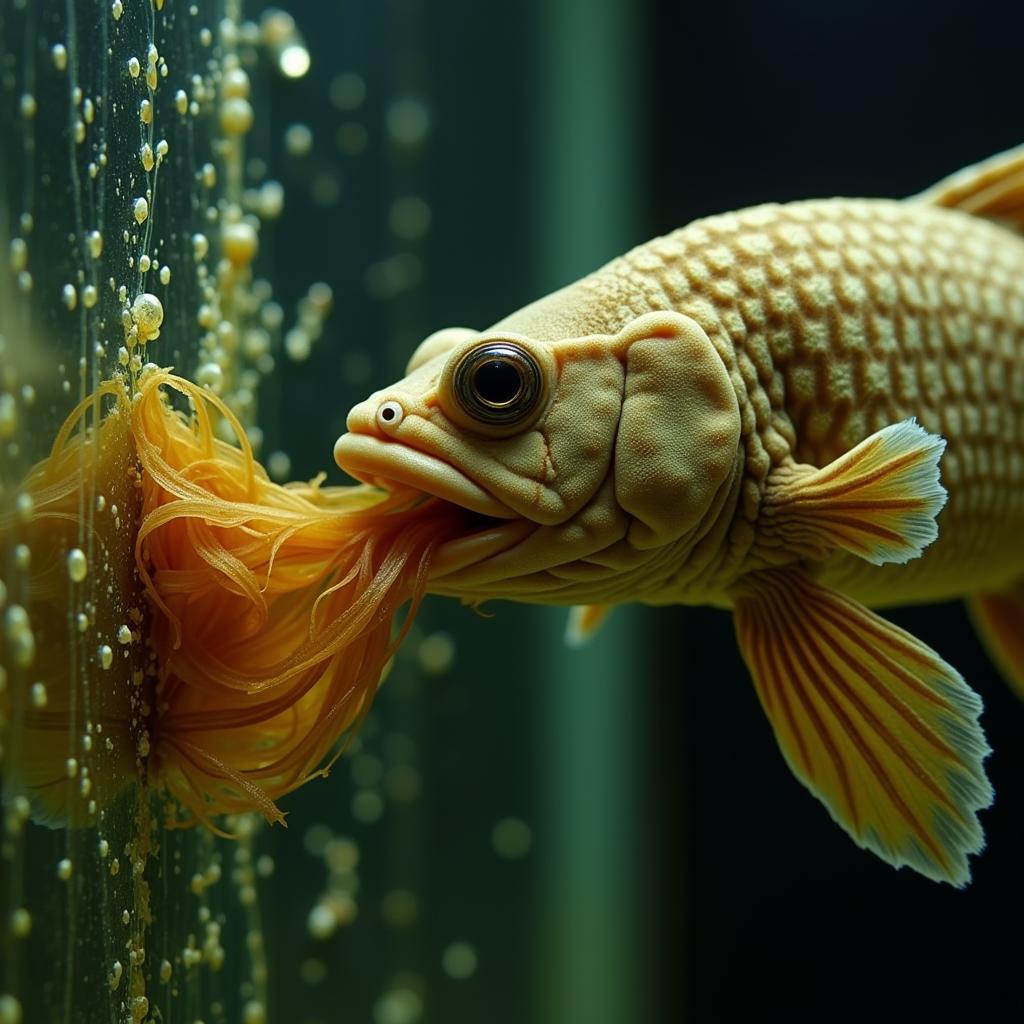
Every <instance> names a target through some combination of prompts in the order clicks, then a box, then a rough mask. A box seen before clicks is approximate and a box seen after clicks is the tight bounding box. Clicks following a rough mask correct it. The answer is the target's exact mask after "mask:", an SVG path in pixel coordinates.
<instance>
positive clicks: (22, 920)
mask: <svg viewBox="0 0 1024 1024" xmlns="http://www.w3.org/2000/svg"><path fill="white" fill-rule="evenodd" d="M31 931H32V915H31V914H30V913H29V912H28V910H26V909H25V907H18V908H17V909H16V910H13V911H11V934H12V935H14V936H15V937H16V938H19V939H24V938H25V937H26V936H27V935H28V934H29V933H30V932H31ZM2 1019H3V1018H2V1017H0V1020H2Z"/></svg>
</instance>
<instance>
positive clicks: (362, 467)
mask: <svg viewBox="0 0 1024 1024" xmlns="http://www.w3.org/2000/svg"><path fill="white" fill-rule="evenodd" d="M334 461H335V462H337V464H338V465H339V466H340V467H341V468H342V469H343V470H344V471H345V472H346V473H348V474H349V476H353V477H355V478H356V479H357V480H361V481H363V483H368V484H372V485H374V486H376V487H383V488H385V489H388V485H389V484H396V483H397V484H403V485H405V486H407V487H413V488H415V489H416V490H418V491H424V492H425V493H427V494H432V495H434V496H435V497H437V498H442V499H443V500H444V501H450V502H451V503H452V504H453V505H458V506H460V507H462V508H465V509H468V510H469V511H471V512H478V513H479V514H480V515H484V516H490V517H491V518H493V519H519V518H521V517H520V516H519V513H517V512H514V511H513V510H512V509H510V508H509V507H508V506H507V505H505V504H504V503H502V502H500V501H498V499H497V498H495V497H494V496H493V495H492V494H490V493H489V492H487V491H485V490H484V489H483V488H482V487H480V486H479V484H476V483H474V482H473V481H472V480H470V479H469V477H467V476H466V475H465V474H464V473H462V472H460V471H459V470H458V469H456V468H455V467H454V466H452V465H451V464H450V463H448V462H445V461H444V460H443V459H439V458H437V457H436V456H434V455H428V454H427V453H426V452H422V451H418V450H417V449H415V448H410V447H409V446H408V445H404V444H401V443H399V442H396V441H385V440H382V439H381V438H378V437H371V436H370V435H368V434H353V433H346V434H342V435H341V437H339V438H338V440H337V441H336V442H335V445H334Z"/></svg>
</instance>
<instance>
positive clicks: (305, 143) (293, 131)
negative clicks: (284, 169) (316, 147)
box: [284, 123, 313, 157]
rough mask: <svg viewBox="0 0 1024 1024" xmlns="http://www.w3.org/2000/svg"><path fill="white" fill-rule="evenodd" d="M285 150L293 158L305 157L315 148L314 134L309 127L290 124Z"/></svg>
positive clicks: (286, 131)
mask: <svg viewBox="0 0 1024 1024" xmlns="http://www.w3.org/2000/svg"><path fill="white" fill-rule="evenodd" d="M284 148H285V149H286V150H287V151H288V153H289V154H290V155H291V156H296V157H298V156H305V155H306V154H307V153H309V151H310V150H311V149H312V148H313V133H312V131H310V128H309V125H306V124H299V123H296V124H290V125H289V126H288V127H287V128H286V129H285V133H284Z"/></svg>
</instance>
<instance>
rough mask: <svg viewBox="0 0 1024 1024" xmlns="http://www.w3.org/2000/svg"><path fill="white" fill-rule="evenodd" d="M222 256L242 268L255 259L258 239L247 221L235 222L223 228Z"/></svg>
mask: <svg viewBox="0 0 1024 1024" xmlns="http://www.w3.org/2000/svg"><path fill="white" fill-rule="evenodd" d="M222 243H223V247H224V255H225V256H227V258H228V259H229V260H230V261H231V262H232V263H233V264H234V265H235V266H236V267H244V266H246V265H247V264H249V263H252V261H253V260H254V259H255V258H256V253H257V251H258V250H259V237H258V236H257V234H256V229H255V228H254V227H253V226H252V225H251V224H249V223H248V222H247V221H244V220H242V221H237V222H236V223H234V224H228V225H226V226H225V228H224V235H223V239H222Z"/></svg>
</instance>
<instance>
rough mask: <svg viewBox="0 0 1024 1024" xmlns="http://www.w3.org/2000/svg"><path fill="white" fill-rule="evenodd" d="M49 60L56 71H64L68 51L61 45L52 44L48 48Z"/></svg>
mask: <svg viewBox="0 0 1024 1024" xmlns="http://www.w3.org/2000/svg"><path fill="white" fill-rule="evenodd" d="M50 58H51V60H52V61H53V66H54V67H55V68H56V69H57V70H58V71H64V70H65V69H66V68H67V66H68V51H67V48H66V47H65V46H64V44H63V43H54V44H53V46H52V47H51V48H50Z"/></svg>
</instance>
